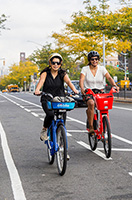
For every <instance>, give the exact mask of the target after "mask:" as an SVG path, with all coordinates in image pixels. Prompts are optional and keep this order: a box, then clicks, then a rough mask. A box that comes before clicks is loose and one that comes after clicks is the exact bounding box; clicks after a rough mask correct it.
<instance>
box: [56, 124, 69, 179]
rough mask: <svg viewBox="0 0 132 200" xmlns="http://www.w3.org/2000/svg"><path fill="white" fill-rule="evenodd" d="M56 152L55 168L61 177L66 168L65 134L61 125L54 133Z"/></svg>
mask: <svg viewBox="0 0 132 200" xmlns="http://www.w3.org/2000/svg"><path fill="white" fill-rule="evenodd" d="M56 138H57V144H58V151H57V153H56V162H57V168H58V172H59V175H60V176H63V175H64V174H65V172H66V167H67V148H66V133H65V129H64V127H63V125H62V124H60V125H59V126H58V128H57V131H56Z"/></svg>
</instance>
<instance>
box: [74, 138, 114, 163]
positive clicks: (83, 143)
mask: <svg viewBox="0 0 132 200" xmlns="http://www.w3.org/2000/svg"><path fill="white" fill-rule="evenodd" d="M77 143H78V144H80V145H82V146H83V147H85V148H86V149H88V150H90V151H91V148H90V146H89V145H88V144H86V143H85V142H83V141H77ZM92 152H93V153H95V154H97V155H98V156H100V157H101V158H103V159H104V160H112V158H106V156H105V154H103V153H102V152H100V151H98V150H97V149H96V150H95V151H92Z"/></svg>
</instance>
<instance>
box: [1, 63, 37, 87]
mask: <svg viewBox="0 0 132 200" xmlns="http://www.w3.org/2000/svg"><path fill="white" fill-rule="evenodd" d="M34 73H38V67H37V65H36V64H34V63H32V62H31V61H26V62H20V63H19V65H17V64H13V65H12V66H11V67H9V75H6V76H4V77H3V78H2V79H1V81H0V85H2V86H5V87H6V86H7V85H9V84H17V85H19V87H23V82H24V77H26V83H27V84H30V81H31V75H33V74H34Z"/></svg>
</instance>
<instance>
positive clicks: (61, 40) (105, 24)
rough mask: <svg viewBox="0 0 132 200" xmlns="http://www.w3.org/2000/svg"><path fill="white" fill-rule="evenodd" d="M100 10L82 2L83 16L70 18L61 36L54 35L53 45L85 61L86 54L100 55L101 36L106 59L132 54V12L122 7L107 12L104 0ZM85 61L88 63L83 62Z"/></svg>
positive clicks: (101, 1) (76, 15) (86, 0)
mask: <svg viewBox="0 0 132 200" xmlns="http://www.w3.org/2000/svg"><path fill="white" fill-rule="evenodd" d="M98 2H99V6H97V5H92V4H91V1H90V0H85V1H84V4H85V5H86V7H85V12H82V11H79V12H78V13H75V14H73V15H72V22H71V23H69V24H66V28H65V30H64V32H62V33H59V34H58V33H53V35H52V36H53V38H55V40H56V44H57V45H58V46H60V47H63V48H65V49H67V51H68V52H69V53H70V54H72V55H73V54H74V55H76V56H77V57H78V58H80V57H83V56H84V57H85V58H86V55H87V53H88V52H89V51H91V50H96V51H98V52H99V54H100V55H101V56H102V55H103V48H102V46H103V44H102V43H103V39H102V38H103V34H105V52H106V55H109V54H111V53H112V52H115V51H118V52H122V51H123V52H126V51H131V49H132V45H131V44H132V43H131V37H132V27H131V24H132V8H131V7H123V8H121V9H119V10H118V11H113V12H112V11H110V10H109V5H108V4H107V2H108V1H107V0H98ZM85 61H87V59H85Z"/></svg>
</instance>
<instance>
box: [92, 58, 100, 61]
mask: <svg viewBox="0 0 132 200" xmlns="http://www.w3.org/2000/svg"><path fill="white" fill-rule="evenodd" d="M94 60H96V61H97V60H99V59H98V58H91V61H94Z"/></svg>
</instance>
